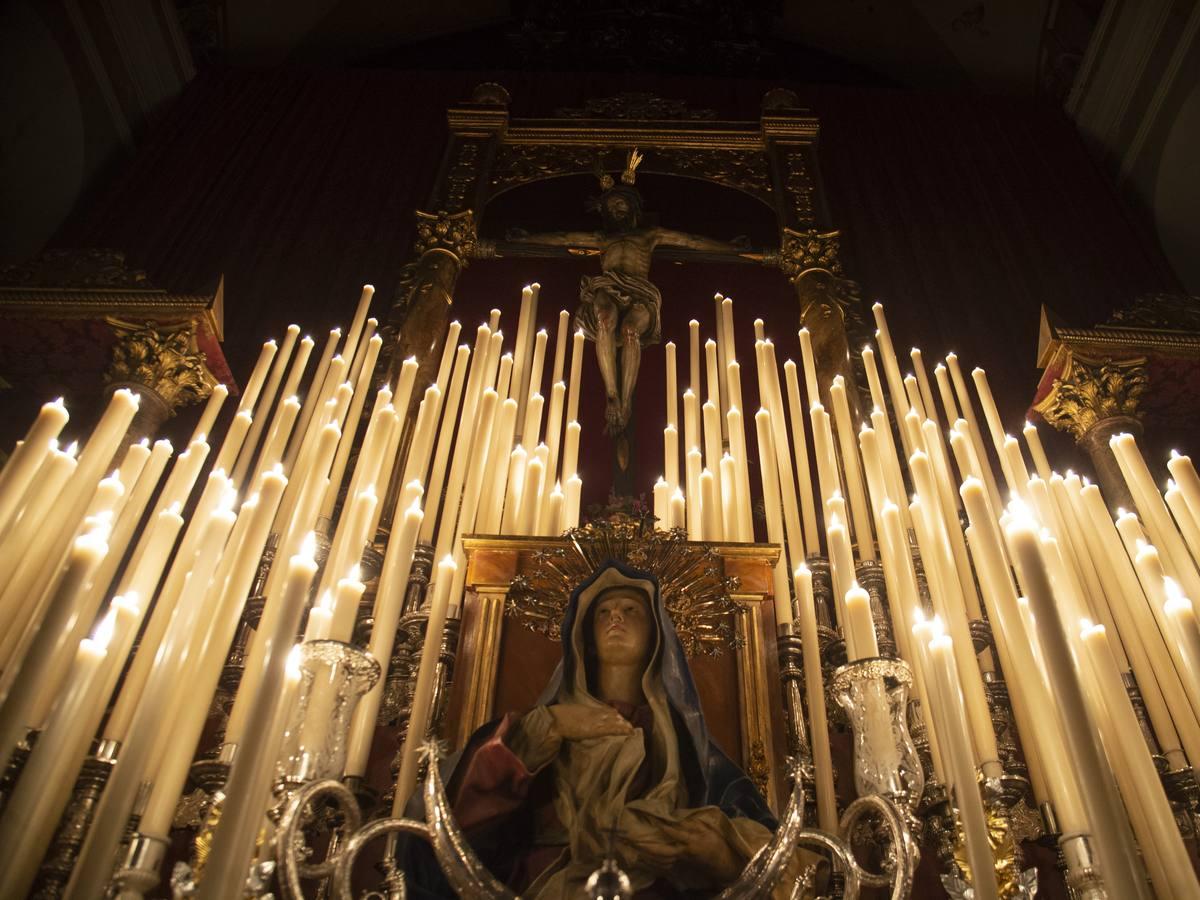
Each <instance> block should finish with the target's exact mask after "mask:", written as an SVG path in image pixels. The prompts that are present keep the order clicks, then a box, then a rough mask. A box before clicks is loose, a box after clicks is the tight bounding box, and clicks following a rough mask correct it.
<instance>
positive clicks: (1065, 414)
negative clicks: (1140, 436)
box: [1034, 354, 1150, 441]
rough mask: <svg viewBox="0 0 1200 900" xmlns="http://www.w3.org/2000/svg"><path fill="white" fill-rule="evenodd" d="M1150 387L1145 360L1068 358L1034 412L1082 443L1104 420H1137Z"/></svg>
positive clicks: (1071, 356)
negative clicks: (1140, 405) (1139, 409)
mask: <svg viewBox="0 0 1200 900" xmlns="http://www.w3.org/2000/svg"><path fill="white" fill-rule="evenodd" d="M1149 385H1150V378H1149V375H1148V374H1147V373H1146V359H1145V357H1140V358H1138V359H1122V360H1114V359H1089V358H1087V357H1084V356H1078V355H1076V354H1071V355H1070V356H1069V357H1068V358H1067V361H1066V365H1065V366H1064V368H1063V372H1062V374H1061V375H1059V377H1058V378H1056V379H1055V380H1054V384H1053V385H1052V386H1051V388H1050V393H1049V394H1047V395H1046V396H1045V397H1044V398H1043V399H1042V401H1041V402H1040V403H1038V404H1037V405H1036V406H1035V407H1034V409H1035V410H1037V412H1039V413H1041V415H1042V417H1043V418H1044V419H1045V420H1046V421H1047V422H1049V423H1050V424H1051V425H1053V426H1054V427H1055V428H1057V429H1058V430H1059V431H1068V432H1070V433H1071V435H1072V436H1073V437H1074V438H1075V440H1076V441H1082V440H1084V438H1086V437H1087V435H1088V434H1089V433H1090V432H1091V431H1092V429H1093V428H1095V427H1096V425H1097V424H1099V423H1100V422H1103V421H1105V420H1107V419H1117V418H1121V419H1137V418H1138V417H1139V413H1138V401H1139V400H1141V398H1142V395H1143V394H1145V393H1146V389H1147V388H1148V387H1149Z"/></svg>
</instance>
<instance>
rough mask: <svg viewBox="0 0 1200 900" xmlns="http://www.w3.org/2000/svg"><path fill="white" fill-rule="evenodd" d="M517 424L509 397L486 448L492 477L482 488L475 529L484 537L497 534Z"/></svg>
mask: <svg viewBox="0 0 1200 900" xmlns="http://www.w3.org/2000/svg"><path fill="white" fill-rule="evenodd" d="M497 396H499V394H498V395H497ZM516 422H517V401H516V400H513V399H511V398H510V399H508V400H505V401H504V402H503V403H501V404H500V412H499V414H498V420H497V422H496V427H495V428H493V429H492V446H491V447H490V448H489V449H488V460H489V461H490V462H491V465H489V467H488V469H489V472H490V474H491V477H490V478H489V479H488V481H487V487H486V488H485V491H486V493H487V497H486V500H485V502H484V504H483V506H482V507H481V508H480V510H479V526H478V530H479V531H480V532H482V533H483V534H499V533H500V518H501V514H502V513H503V511H504V493H505V490H506V489H507V487H508V462H509V455H510V454H511V453H512V450H511V448H512V439H513V427H514V426H515V425H516Z"/></svg>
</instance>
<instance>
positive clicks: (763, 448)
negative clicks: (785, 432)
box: [689, 409, 792, 625]
mask: <svg viewBox="0 0 1200 900" xmlns="http://www.w3.org/2000/svg"><path fill="white" fill-rule="evenodd" d="M754 426H755V431H756V434H757V436H758V461H759V466H760V472H761V474H762V496H763V512H764V513H765V514H766V520H767V540H768V541H770V542H771V543H773V544H779V545H780V550H779V559H778V560H777V561H776V563H775V565H774V566H772V576H773V578H774V582H773V583H774V589H773V591H772V593H773V594H774V599H775V623H776V625H787V624H788V623H789V622H791V621H792V604H791V593H790V591H789V589H788V583H787V570H786V569H785V568H784V559H785V554H784V549H783V544H784V530H783V511H782V504H781V503H780V502H779V475H778V469H777V466H776V464H775V448H774V446H773V445H772V442H773V440H774V438H773V437H772V435H771V431H772V428H771V413H770V412H769V411H768V410H765V409H760V410H759V411H758V412H757V413H756V414H755V416H754ZM689 505H690V503H689Z"/></svg>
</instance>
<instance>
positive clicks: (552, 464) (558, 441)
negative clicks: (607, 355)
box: [546, 381, 567, 478]
mask: <svg viewBox="0 0 1200 900" xmlns="http://www.w3.org/2000/svg"><path fill="white" fill-rule="evenodd" d="M566 397H567V386H566V384H564V383H563V382H561V381H556V382H555V383H554V386H553V387H552V388H550V412H549V413H548V414H547V415H546V446H547V447H548V448H549V450H550V461H549V462H548V463H547V464H546V472H547V474H548V475H549V476H550V477H551V478H557V476H558V471H559V468H558V462H559V451H560V449H561V447H562V436H563V435H562V414H563V405H564V404H565V402H566Z"/></svg>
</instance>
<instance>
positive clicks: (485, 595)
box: [454, 590, 508, 747]
mask: <svg viewBox="0 0 1200 900" xmlns="http://www.w3.org/2000/svg"><path fill="white" fill-rule="evenodd" d="M507 593H508V592H507V590H502V591H495V592H493V591H480V592H478V593H474V592H472V593H469V594H468V596H467V602H468V603H469V604H471V606H472V607H474V610H475V620H474V624H475V627H474V629H473V633H472V634H471V635H465V634H464V635H463V636H462V640H468V639H469V640H471V641H473V642H474V644H475V647H474V652H473V653H472V654H471V670H470V671H469V672H461V671H460V672H459V673H457V675H456V677H458V678H467V679H469V680H468V681H467V690H466V691H465V692H464V693H463V705H462V709H461V710H460V711H459V716H458V734H457V735H455V736H454V737H455V746H456V747H465V746H466V743H467V741H468V740H469V739H470V737H471V735H472V734H474V733H475V730H476V729H477V728H479V726H481V725H483V724H484V723H485V722H487V721H488V720H489V719H491V718H492V706H493V704H494V703H495V697H496V675H497V673H498V671H499V667H500V642H501V639H502V638H503V635H504V605H505V602H506V600H507ZM472 598H473V599H472Z"/></svg>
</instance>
